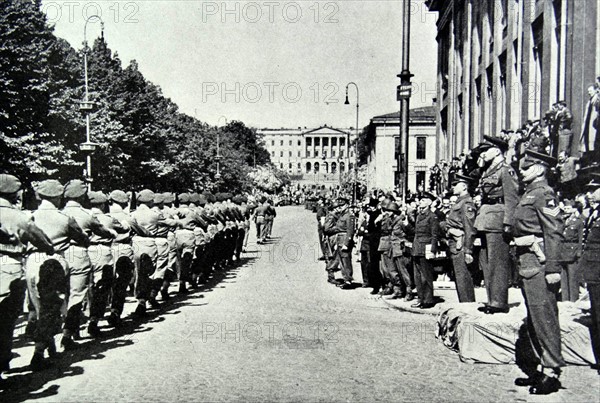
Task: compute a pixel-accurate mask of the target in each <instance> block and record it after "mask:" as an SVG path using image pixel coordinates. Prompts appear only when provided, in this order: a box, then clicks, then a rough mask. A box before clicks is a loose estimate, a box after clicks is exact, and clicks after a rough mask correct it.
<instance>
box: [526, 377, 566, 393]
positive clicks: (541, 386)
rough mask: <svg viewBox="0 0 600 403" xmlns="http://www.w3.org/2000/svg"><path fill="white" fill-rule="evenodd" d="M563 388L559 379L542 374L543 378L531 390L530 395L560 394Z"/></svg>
mask: <svg viewBox="0 0 600 403" xmlns="http://www.w3.org/2000/svg"><path fill="white" fill-rule="evenodd" d="M561 387H562V385H561V384H560V381H559V379H558V377H554V376H548V375H544V374H542V378H541V379H539V380H538V381H537V382H536V383H535V385H533V386H531V388H529V393H531V394H532V395H549V394H551V393H554V392H558V391H559V390H560V389H561Z"/></svg>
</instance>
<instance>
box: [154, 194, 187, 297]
mask: <svg viewBox="0 0 600 403" xmlns="http://www.w3.org/2000/svg"><path fill="white" fill-rule="evenodd" d="M165 200H166V196H165V195H164V194H162V193H155V194H154V200H153V206H152V210H154V211H155V212H156V213H158V214H160V215H161V216H162V217H163V222H164V223H165V224H166V225H164V226H162V227H160V228H159V229H158V233H159V236H157V237H156V239H155V241H156V247H157V248H158V251H159V253H158V260H157V263H156V265H157V266H156V267H157V270H159V272H158V273H157V272H155V274H156V275H157V277H156V286H159V284H160V281H158V280H162V284H160V294H161V296H162V299H163V301H167V300H168V299H169V285H170V284H171V280H172V279H173V278H174V277H175V273H176V272H178V271H179V259H178V256H177V241H176V239H175V229H176V228H177V226H178V223H177V219H176V218H175V217H174V216H173V215H172V214H171V212H170V211H169V209H165ZM165 240H166V242H165ZM165 249H166V252H164V250H165ZM165 256H166V257H165ZM180 285H181V284H180ZM179 291H180V292H181V293H185V292H187V290H186V288H185V283H184V284H183V288H181V287H180V289H179Z"/></svg>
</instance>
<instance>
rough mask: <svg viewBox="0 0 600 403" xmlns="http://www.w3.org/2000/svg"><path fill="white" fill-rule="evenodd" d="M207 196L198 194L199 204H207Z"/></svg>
mask: <svg viewBox="0 0 600 403" xmlns="http://www.w3.org/2000/svg"><path fill="white" fill-rule="evenodd" d="M206 202H207V200H206V196H204V195H198V205H199V206H206Z"/></svg>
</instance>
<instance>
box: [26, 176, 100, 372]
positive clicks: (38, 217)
mask: <svg viewBox="0 0 600 403" xmlns="http://www.w3.org/2000/svg"><path fill="white" fill-rule="evenodd" d="M35 192H36V195H37V197H38V198H39V199H40V200H41V201H40V204H39V206H38V208H37V209H36V210H35V211H34V212H33V219H34V220H35V223H36V225H37V226H38V227H39V228H40V229H41V230H42V231H44V233H45V234H46V235H47V236H48V238H49V239H50V241H51V242H52V246H53V247H54V253H55V254H54V255H51V256H48V255H47V254H46V253H45V250H44V249H42V248H39V247H38V246H36V245H32V246H30V247H29V248H28V251H27V253H28V256H27V259H26V260H25V268H26V269H25V274H26V278H27V291H28V295H29V307H30V314H29V320H30V325H31V326H32V327H33V329H34V330H33V340H34V341H35V353H34V358H33V359H32V367H38V368H43V367H44V361H43V360H44V350H45V349H46V348H48V350H49V352H50V354H51V355H52V354H54V352H55V346H54V338H53V337H54V335H55V334H57V333H59V332H60V330H61V329H60V326H61V324H62V319H61V315H60V307H61V305H62V304H63V301H62V300H60V297H59V295H68V293H69V285H70V282H69V280H70V279H69V278H68V277H69V276H70V275H71V272H72V270H74V269H72V268H71V265H70V261H75V259H67V258H68V257H69V255H68V253H69V252H72V248H73V246H77V247H79V248H81V249H83V250H85V256H87V249H86V248H87V246H88V245H89V237H88V235H87V234H86V233H85V232H84V230H83V229H82V228H81V227H80V226H79V225H78V224H77V222H76V221H75V219H73V218H72V217H69V216H68V215H66V214H64V213H63V212H61V211H60V210H59V209H58V207H59V206H60V204H61V200H62V197H63V193H64V187H63V185H62V184H60V182H58V181H57V180H53V179H50V180H45V181H43V182H40V183H39V184H38V185H37V186H36V187H35ZM67 260H70V261H69V262H68V261H67ZM57 264H58V265H60V267H58V266H57ZM75 268H77V266H75ZM57 269H58V270H57ZM88 274H89V272H88ZM86 279H87V277H86ZM81 280H82V281H81V282H82V283H84V284H85V281H84V280H85V279H81ZM57 298H58V299H59V300H58V301H57ZM80 299H81V300H83V294H82V295H81V298H80ZM67 301H68V300H67ZM67 308H69V305H67ZM80 309H81V305H79V310H78V311H77V317H76V318H75V319H76V322H75V319H74V318H73V314H74V312H73V311H74V310H73V309H72V310H71V311H70V312H69V311H67V318H69V320H70V322H69V328H68V329H67V328H65V329H64V330H63V332H64V334H63V340H62V342H61V344H62V346H63V348H64V349H65V350H70V349H73V348H75V347H77V344H76V343H75V342H74V341H73V340H72V335H73V333H74V332H75V331H78V330H79V328H78V324H79V313H80ZM69 315H71V316H69ZM30 325H28V326H30ZM65 325H66V323H65ZM75 325H77V327H76V326H75Z"/></svg>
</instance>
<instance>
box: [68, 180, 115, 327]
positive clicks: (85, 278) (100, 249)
mask: <svg viewBox="0 0 600 403" xmlns="http://www.w3.org/2000/svg"><path fill="white" fill-rule="evenodd" d="M86 193H87V186H86V185H85V184H84V183H83V182H82V181H80V180H72V181H70V182H68V183H67V184H66V185H65V193H64V197H65V198H66V199H68V201H67V203H66V204H65V207H64V208H63V210H62V211H63V213H64V214H66V215H68V216H69V217H71V218H73V219H74V220H75V221H76V222H77V224H78V225H79V226H80V227H81V229H83V231H84V232H85V233H86V235H87V236H88V237H89V238H90V245H88V247H89V246H92V252H93V253H94V255H93V257H94V260H93V261H92V259H90V255H89V251H88V248H87V247H83V246H81V245H79V244H78V243H72V244H71V245H70V246H69V249H67V251H66V252H65V258H66V259H67V262H69V272H68V274H67V279H68V282H69V298H68V302H67V316H66V318H65V334H66V335H67V336H70V335H73V334H76V333H77V332H78V331H79V326H80V315H81V309H82V306H83V301H84V299H85V298H86V295H87V294H88V290H89V286H90V284H91V285H92V287H93V286H94V283H92V281H93V280H96V279H100V278H102V273H103V271H105V270H107V269H106V268H110V269H112V253H111V249H110V245H102V246H99V244H100V241H99V240H100V239H101V240H102V242H104V241H108V242H111V240H112V239H113V238H114V234H113V233H112V232H110V231H109V230H108V229H107V228H105V227H104V226H103V225H102V224H101V223H100V221H98V219H97V218H95V217H94V216H93V215H92V213H91V212H90V211H89V210H86V209H84V208H83V207H82V206H81V204H79V202H77V201H76V200H74V199H77V198H80V197H83V196H84V195H85V194H86ZM70 199H73V200H70ZM94 236H96V237H95V238H94V239H95V240H96V242H97V243H96V244H95V245H92V244H91V240H92V237H94ZM90 296H91V295H90ZM93 304H94V303H93V300H92V299H91V298H90V306H93Z"/></svg>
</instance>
